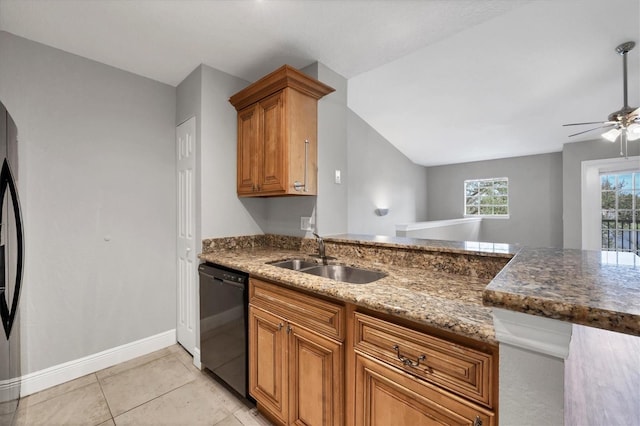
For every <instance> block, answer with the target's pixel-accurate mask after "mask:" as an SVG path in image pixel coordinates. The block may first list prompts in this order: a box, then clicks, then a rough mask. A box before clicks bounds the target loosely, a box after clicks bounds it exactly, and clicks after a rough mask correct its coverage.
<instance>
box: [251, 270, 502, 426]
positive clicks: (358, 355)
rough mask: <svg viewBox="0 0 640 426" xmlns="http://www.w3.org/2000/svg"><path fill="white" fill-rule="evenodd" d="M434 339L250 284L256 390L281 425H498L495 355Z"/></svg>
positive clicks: (253, 386)
mask: <svg viewBox="0 0 640 426" xmlns="http://www.w3.org/2000/svg"><path fill="white" fill-rule="evenodd" d="M432 334H433V335H432ZM435 334H436V332H434V333H430V332H429V331H428V330H420V329H419V328H417V329H412V328H409V325H407V324H406V323H405V325H404V326H402V325H399V324H396V323H394V322H393V318H390V317H387V318H386V319H382V318H379V317H374V316H372V314H370V313H368V314H365V313H361V312H357V308H356V307H355V306H353V305H350V304H347V305H346V306H345V305H344V304H340V303H338V302H333V301H331V300H327V299H325V298H318V297H315V296H314V295H312V294H309V293H305V292H301V291H296V290H293V289H291V288H288V287H286V286H281V285H278V284H276V283H271V282H266V281H262V280H258V279H255V278H251V280H250V285H249V392H250V393H251V395H252V396H253V397H254V398H255V399H256V401H257V403H258V409H259V410H260V411H261V412H263V413H264V414H265V415H267V416H268V417H269V418H270V419H271V420H272V421H274V422H275V423H277V424H280V425H300V426H302V425H305V426H331V425H338V426H341V425H344V424H346V425H348V426H364V425H366V426H430V425H466V426H497V423H498V422H497V418H496V414H495V413H496V412H497V401H498V392H497V374H498V371H497V365H498V364H497V363H498V352H497V348H491V347H489V348H486V347H484V346H479V345H475V344H474V343H469V342H462V341H457V340H456V341H455V342H454V341H453V340H455V339H449V338H447V337H446V336H442V335H440V336H439V337H437V336H436V335H435Z"/></svg>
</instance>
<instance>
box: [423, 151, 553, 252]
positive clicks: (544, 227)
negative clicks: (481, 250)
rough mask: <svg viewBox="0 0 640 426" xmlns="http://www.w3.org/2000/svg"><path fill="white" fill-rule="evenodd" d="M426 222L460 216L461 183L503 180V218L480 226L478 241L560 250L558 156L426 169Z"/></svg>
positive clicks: (519, 158) (462, 197)
mask: <svg viewBox="0 0 640 426" xmlns="http://www.w3.org/2000/svg"><path fill="white" fill-rule="evenodd" d="M427 175H428V179H427V195H428V198H429V202H428V217H429V220H442V219H455V218H459V217H462V216H463V213H464V195H463V191H464V181H465V180H466V179H485V178H493V177H507V178H509V214H510V218H509V219H486V220H483V221H482V225H481V231H480V239H481V240H482V241H491V242H498V243H518V244H523V245H529V246H537V247H562V155H561V153H559V152H556V153H551V154H541V155H529V156H526V157H513V158H504V159H499V160H489V161H476V162H473V163H463V164H453V165H449V166H437V167H429V168H427Z"/></svg>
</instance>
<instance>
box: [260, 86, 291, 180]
mask: <svg viewBox="0 0 640 426" xmlns="http://www.w3.org/2000/svg"><path fill="white" fill-rule="evenodd" d="M258 108H259V114H260V123H261V124H260V136H259V138H258V140H259V141H260V144H261V151H262V158H261V159H260V163H259V164H258V185H259V186H260V188H259V191H260V192H283V191H285V190H286V189H287V170H286V168H285V167H286V164H287V152H288V151H287V139H286V138H287V135H286V131H285V120H284V109H285V94H284V92H282V91H281V92H278V93H276V94H274V95H272V96H269V97H268V98H265V99H264V100H262V101H260V102H259V103H258Z"/></svg>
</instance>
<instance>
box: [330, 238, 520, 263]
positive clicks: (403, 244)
mask: <svg viewBox="0 0 640 426" xmlns="http://www.w3.org/2000/svg"><path fill="white" fill-rule="evenodd" d="M324 240H325V241H336V242H340V243H343V244H344V243H348V244H367V245H375V246H381V247H395V248H403V249H414V250H420V251H425V252H441V253H458V254H465V255H476V256H491V257H503V258H508V259H510V258H512V257H513V256H514V255H515V254H516V253H518V251H520V246H518V245H517V244H506V243H486V242H477V241H445V240H427V239H423V238H409V237H390V236H386V235H364V234H339V235H331V236H329V237H326V238H324Z"/></svg>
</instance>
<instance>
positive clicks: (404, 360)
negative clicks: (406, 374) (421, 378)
mask: <svg viewBox="0 0 640 426" xmlns="http://www.w3.org/2000/svg"><path fill="white" fill-rule="evenodd" d="M393 349H394V350H395V351H396V354H397V355H398V359H399V360H400V361H402V363H403V364H404V365H407V366H409V367H418V366H419V365H420V361H424V360H426V359H427V356H426V355H424V354H422V355H420V356H419V357H418V358H417V359H416V361H415V362H414V361H411V360H410V359H409V358H407V357H406V356H404V355H401V354H400V346H398V345H393Z"/></svg>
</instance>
